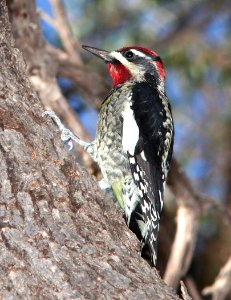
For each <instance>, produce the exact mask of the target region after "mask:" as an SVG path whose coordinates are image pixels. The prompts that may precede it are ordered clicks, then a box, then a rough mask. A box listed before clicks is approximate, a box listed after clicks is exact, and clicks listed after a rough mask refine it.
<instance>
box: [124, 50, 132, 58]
mask: <svg viewBox="0 0 231 300" xmlns="http://www.w3.org/2000/svg"><path fill="white" fill-rule="evenodd" d="M124 56H125V57H126V58H128V59H131V58H133V57H134V53H133V52H132V51H126V52H125V54H124Z"/></svg>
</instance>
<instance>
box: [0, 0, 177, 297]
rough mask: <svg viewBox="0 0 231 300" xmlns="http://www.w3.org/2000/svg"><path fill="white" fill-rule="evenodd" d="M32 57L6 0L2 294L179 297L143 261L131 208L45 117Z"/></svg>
mask: <svg viewBox="0 0 231 300" xmlns="http://www.w3.org/2000/svg"><path fill="white" fill-rule="evenodd" d="M13 2H14V1H13ZM18 2H20V1H18ZM9 3H11V4H12V1H9V2H8V4H9ZM28 3H32V4H28V5H34V4H33V2H32V1H28ZM18 14H21V12H19V11H18ZM22 16H23V15H22ZM24 17H25V18H29V16H28V15H26V14H25V15H24ZM14 21H15V20H14ZM14 21H13V19H11V22H14ZM23 24H24V23H23V22H22V23H21V24H20V23H18V28H17V30H18V31H19V32H20V26H23ZM31 28H32V29H33V23H31ZM24 29H25V28H22V30H24ZM28 30H29V29H28ZM36 30H37V29H36ZM17 46H18V44H17ZM26 46H28V47H29V45H25V44H24V45H22V47H25V48H26ZM23 54H24V53H23ZM31 55H32V54H31ZM24 58H25V59H26V57H25V56H24ZM24 58H23V56H22V54H21V52H20V51H19V50H18V49H17V48H15V47H14V42H13V38H12V34H11V28H10V25H9V21H8V15H7V8H6V5H5V1H4V0H1V1H0V174H1V177H0V231H1V239H0V253H1V254H0V298H1V299H179V298H178V297H177V295H176V294H175V293H174V291H173V290H172V289H171V288H169V287H168V286H167V285H166V284H164V282H163V281H162V280H161V279H160V277H159V275H158V273H157V271H156V270H155V268H150V266H149V265H148V264H147V263H146V262H145V261H144V260H143V259H142V258H140V257H139V255H138V253H137V249H138V247H137V245H138V243H137V239H136V237H135V236H134V235H133V234H132V232H130V231H129V230H128V229H127V227H126V225H125V222H124V221H123V218H122V214H121V212H120V211H118V209H116V208H115V206H114V204H113V203H112V201H111V200H110V199H108V198H107V197H105V195H104V194H103V193H102V192H101V191H100V190H99V188H98V184H97V182H96V180H95V179H93V178H91V177H89V176H88V174H87V172H86V171H84V170H83V169H81V168H80V167H79V166H78V165H77V164H76V162H75V160H74V158H73V157H72V156H71V155H70V154H69V153H67V152H66V151H65V150H64V147H63V145H62V143H61V142H60V138H59V134H58V132H57V129H56V127H55V126H54V124H53V123H52V121H50V120H46V119H43V118H42V117H41V114H42V112H43V111H44V108H43V106H42V104H41V101H40V99H39V98H38V95H37V93H36V91H35V90H34V87H32V84H31V81H30V80H29V78H28V75H31V74H30V72H31V70H29V69H28V68H27V69H26V64H27V61H26V64H25V61H24ZM29 65H30V63H28V66H29ZM54 67H55V66H54Z"/></svg>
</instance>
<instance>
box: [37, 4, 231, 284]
mask: <svg viewBox="0 0 231 300" xmlns="http://www.w3.org/2000/svg"><path fill="white" fill-rule="evenodd" d="M37 4H38V6H39V7H40V8H41V9H44V10H46V11H47V13H49V14H52V10H51V8H50V6H49V2H48V1H44V0H38V1H37ZM63 5H64V7H65V10H66V13H67V16H68V20H69V22H70V25H71V28H72V31H73V33H74V35H75V36H76V38H77V39H79V40H80V41H81V43H83V44H86V45H91V46H95V47H98V48H102V49H106V50H113V49H116V48H120V47H122V46H125V45H140V46H144V47H146V48H151V49H153V50H155V51H156V52H158V53H159V54H160V56H161V57H162V59H163V61H164V63H165V68H166V73H167V80H166V87H167V94H168V96H169V99H170V101H171V103H172V108H173V114H174V120H175V129H176V134H175V147H174V151H175V155H176V157H177V158H178V159H179V160H180V161H181V163H182V165H183V166H184V168H185V170H186V172H187V173H188V175H189V176H190V177H191V179H192V181H193V183H194V185H195V186H196V187H197V189H198V190H199V191H201V192H205V193H207V194H209V195H211V196H214V197H216V198H217V199H218V201H221V202H223V203H224V204H225V205H227V206H228V207H229V208H230V209H231V175H230V174H231V101H230V99H231V10H230V1H228V0H219V1H217V0H215V1H208V0H201V1H199V0H192V1H183V0H174V1H168V0H166V1H164V0H162V1H153V0H119V1H112V0H95V1H93V0H78V1H77V0H68V1H67V0H66V1H63ZM41 25H42V28H43V30H44V35H45V36H46V37H47V39H48V40H49V41H50V42H51V43H53V44H55V45H56V46H60V47H61V45H60V42H59V37H58V34H57V32H55V30H54V29H52V28H51V27H50V26H49V25H48V24H46V23H45V22H43V21H42V22H41ZM83 55H84V58H85V59H86V63H88V64H90V65H91V66H90V69H92V70H94V71H97V72H100V73H101V74H102V76H108V75H107V70H106V68H105V66H104V65H103V64H102V62H101V61H98V60H97V59H95V57H91V56H90V55H89V54H88V53H83ZM68 86H69V84H66V85H65V84H63V85H62V87H63V90H64V92H66V93H67V95H68ZM65 87H66V88H65ZM69 94H70V93H69ZM69 96H70V95H69ZM69 98H70V99H71V100H70V103H71V104H72V106H73V107H74V109H76V111H77V112H78V113H79V114H80V116H81V114H85V117H84V118H83V119H82V120H83V121H84V122H85V125H86V127H88V124H90V125H91V126H92V122H93V123H94V126H93V128H91V131H90V132H91V134H92V132H94V130H95V129H94V128H95V125H96V114H94V112H92V110H91V114H90V115H88V113H87V112H88V111H89V108H86V106H84V101H83V100H82V99H80V97H79V96H78V95H77V94H76V89H75V88H74V89H73V87H71V97H69ZM76 103H79V104H76ZM84 110H85V112H84ZM92 113H93V115H94V117H92ZM92 120H94V121H92ZM88 129H89V128H88ZM228 231H230V230H228V228H226V229H224V230H223V235H224V237H225V238H224V237H221V236H222V233H221V229H220V221H218V220H214V218H213V219H212V218H211V216H207V217H205V218H203V220H202V222H201V230H200V237H199V242H198V246H197V252H198V253H199V254H201V258H200V257H198V256H197V257H196V260H197V259H199V260H200V259H202V260H203V254H204V255H205V253H206V251H207V254H208V247H207V245H206V243H207V242H208V243H209V247H212V249H213V248H214V249H215V250H216V251H217V246H215V243H216V242H217V235H218V234H219V235H220V237H219V239H223V240H224V239H226V237H227V236H229V238H228V239H226V240H227V241H228V242H229V245H230V234H229V233H228ZM227 244H228V243H226V246H227ZM228 248H229V249H228ZM216 251H215V252H216ZM228 251H230V247H228V246H227V247H226V248H224V249H223V250H222V251H221V252H222V253H221V255H220V256H219V257H220V258H219V259H218V260H217V264H218V265H217V266H216V268H215V270H213V271H211V272H212V273H211V274H212V275H211V278H209V281H211V280H212V279H213V278H214V276H215V274H216V273H217V271H218V269H219V267H220V266H221V264H222V263H224V262H225V259H226V258H227V255H228ZM215 254H216V253H215ZM213 255H214V252H213V251H211V258H210V257H209V255H207V258H206V261H205V263H206V264H207V265H209V264H210V261H211V260H212V259H213ZM200 263H201V261H200ZM202 264H203V263H202ZM193 268H194V266H193ZM198 272H199V273H200V272H201V273H203V272H202V271H200V270H199V269H197V271H196V272H195V273H196V274H197V276H199V275H200V274H199V273H198ZM207 283H208V282H206V284H207ZM203 284H205V283H204V282H203Z"/></svg>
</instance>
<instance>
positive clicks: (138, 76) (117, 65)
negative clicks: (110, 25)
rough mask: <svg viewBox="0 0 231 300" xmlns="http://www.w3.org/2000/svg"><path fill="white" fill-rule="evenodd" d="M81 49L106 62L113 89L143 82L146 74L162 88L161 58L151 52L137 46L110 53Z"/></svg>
mask: <svg viewBox="0 0 231 300" xmlns="http://www.w3.org/2000/svg"><path fill="white" fill-rule="evenodd" d="M83 48H84V49H86V50H87V51H89V52H91V53H93V54H95V55H96V56H98V57H100V58H102V59H103V60H104V61H105V62H106V64H107V66H108V69H109V73H110V75H111V77H112V80H113V87H115V86H117V85H118V84H122V83H125V82H126V81H131V80H133V81H137V82H141V81H144V80H145V75H146V74H150V75H151V76H153V77H154V78H155V80H156V84H157V85H158V86H159V87H162V88H163V87H164V79H165V72H164V66H163V63H162V60H161V58H160V57H159V56H158V54H157V53H156V52H154V51H152V50H149V49H146V48H143V47H138V46H130V47H123V48H120V49H118V50H115V51H112V52H108V51H105V50H100V49H97V48H93V47H89V46H83Z"/></svg>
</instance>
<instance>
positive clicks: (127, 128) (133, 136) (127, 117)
mask: <svg viewBox="0 0 231 300" xmlns="http://www.w3.org/2000/svg"><path fill="white" fill-rule="evenodd" d="M122 116H123V119H124V122H123V138H122V145H123V150H124V151H125V153H127V152H128V153H129V154H130V155H132V156H134V153H135V147H136V144H137V143H138V140H139V128H138V126H137V123H136V120H135V118H134V114H133V111H132V109H131V107H130V103H127V104H126V106H125V110H124V111H123V113H122ZM131 163H132V162H131Z"/></svg>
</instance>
